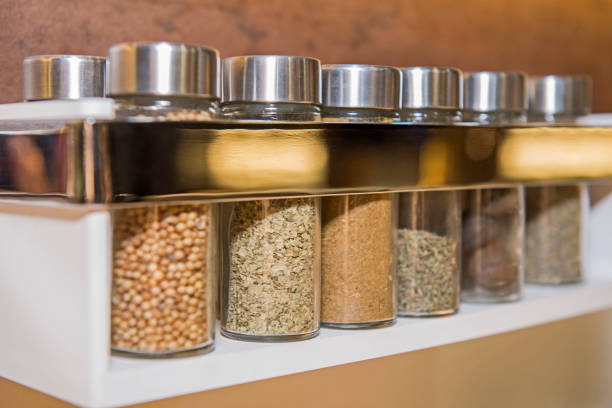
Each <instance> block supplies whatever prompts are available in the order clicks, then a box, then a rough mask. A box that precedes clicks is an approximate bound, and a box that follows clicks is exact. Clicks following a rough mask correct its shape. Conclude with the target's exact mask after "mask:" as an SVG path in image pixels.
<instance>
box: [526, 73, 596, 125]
mask: <svg viewBox="0 0 612 408" xmlns="http://www.w3.org/2000/svg"><path fill="white" fill-rule="evenodd" d="M528 89H529V110H530V111H531V112H533V113H540V114H551V115H554V114H567V115H576V116H582V115H587V114H589V113H590V112H591V98H592V93H593V83H592V81H591V78H590V77H588V76H586V75H546V76H538V77H532V78H529V82H528Z"/></svg>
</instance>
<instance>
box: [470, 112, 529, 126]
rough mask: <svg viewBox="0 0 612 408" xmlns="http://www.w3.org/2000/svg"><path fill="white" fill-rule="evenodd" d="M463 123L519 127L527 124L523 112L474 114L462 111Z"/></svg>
mask: <svg viewBox="0 0 612 408" xmlns="http://www.w3.org/2000/svg"><path fill="white" fill-rule="evenodd" d="M463 121H464V122H476V123H480V124H483V125H520V124H524V123H527V114H526V113H525V112H524V111H520V112H511V111H493V112H475V111H464V112H463Z"/></svg>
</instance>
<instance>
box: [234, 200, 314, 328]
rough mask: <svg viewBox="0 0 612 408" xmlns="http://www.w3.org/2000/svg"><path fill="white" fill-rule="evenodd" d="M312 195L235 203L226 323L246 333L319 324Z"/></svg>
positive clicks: (310, 326) (312, 326)
mask: <svg viewBox="0 0 612 408" xmlns="http://www.w3.org/2000/svg"><path fill="white" fill-rule="evenodd" d="M317 234H318V229H317V214H316V207H315V199H312V198H299V199H279V200H259V201H247V202H239V203H236V204H235V205H234V212H233V216H232V221H231V223H230V248H229V252H230V255H229V258H230V259H229V279H228V289H227V290H228V293H227V299H225V300H224V304H225V306H224V307H225V308H226V310H225V314H226V315H225V323H224V325H225V326H224V328H225V329H226V330H229V331H231V332H236V333H241V334H248V335H298V334H306V333H312V332H315V331H316V330H317V329H318V325H319V323H318V305H317V303H316V302H317V295H316V292H317V289H316V287H315V285H317V284H318V274H319V273H320V265H319V264H318V263H319V262H320V260H319V258H318V257H317V256H316V255H317V245H318V242H317V236H318V235H317Z"/></svg>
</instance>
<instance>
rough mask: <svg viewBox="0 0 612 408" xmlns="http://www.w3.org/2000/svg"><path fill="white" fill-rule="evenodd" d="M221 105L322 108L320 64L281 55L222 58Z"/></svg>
mask: <svg viewBox="0 0 612 408" xmlns="http://www.w3.org/2000/svg"><path fill="white" fill-rule="evenodd" d="M223 102H263V103H274V102H292V103H314V104H321V62H320V61H319V60H318V59H315V58H308V57H290V56H284V55H249V56H242V57H232V58H225V59H224V60H223Z"/></svg>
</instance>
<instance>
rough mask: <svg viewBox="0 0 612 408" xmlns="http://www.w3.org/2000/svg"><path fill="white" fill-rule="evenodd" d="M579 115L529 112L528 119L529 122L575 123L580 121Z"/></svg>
mask: <svg viewBox="0 0 612 408" xmlns="http://www.w3.org/2000/svg"><path fill="white" fill-rule="evenodd" d="M579 117H580V116H578V115H571V114H567V113H534V112H529V114H528V117H527V118H528V121H529V123H546V124H549V125H558V126H566V125H570V126H572V125H575V124H576V123H577V122H578V118H579Z"/></svg>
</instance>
